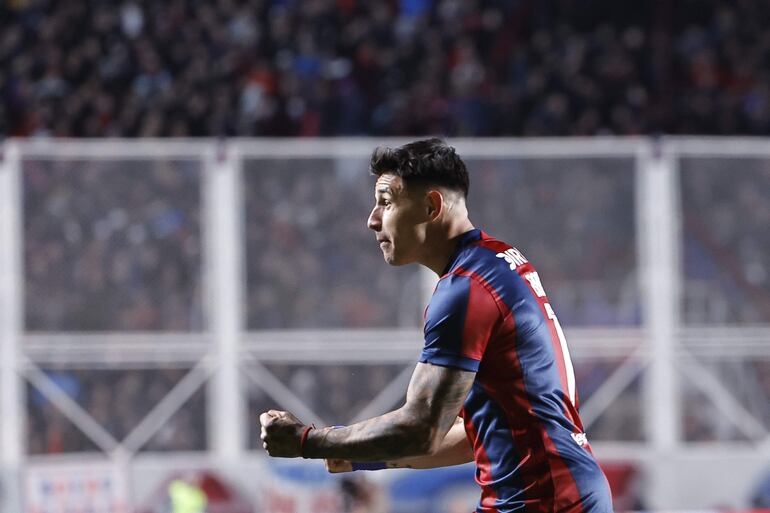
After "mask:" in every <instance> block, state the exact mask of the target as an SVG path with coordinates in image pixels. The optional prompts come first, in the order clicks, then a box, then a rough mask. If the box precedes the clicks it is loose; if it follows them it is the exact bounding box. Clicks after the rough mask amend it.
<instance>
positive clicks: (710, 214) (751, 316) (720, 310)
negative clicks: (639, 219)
mask: <svg viewBox="0 0 770 513" xmlns="http://www.w3.org/2000/svg"><path fill="white" fill-rule="evenodd" d="M768 198H770V161H769V160H768V159H763V158H723V159H719V158H711V159H706V158H691V159H683V160H682V209H683V213H684V230H683V234H684V262H685V265H684V269H683V270H684V273H685V283H684V304H683V315H684V320H685V321H686V322H687V323H688V324H703V323H714V324H762V323H770V259H769V258H768V255H770V230H768V226H770V202H769V201H768Z"/></svg>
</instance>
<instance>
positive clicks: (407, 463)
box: [326, 417, 473, 474]
mask: <svg viewBox="0 0 770 513" xmlns="http://www.w3.org/2000/svg"><path fill="white" fill-rule="evenodd" d="M471 461H473V449H472V448H471V445H470V442H468V437H467V436H466V434H465V423H464V421H463V419H462V418H461V417H457V419H456V420H455V423H454V424H453V425H452V427H451V428H450V429H449V432H448V433H447V434H446V436H445V437H444V439H443V440H442V441H441V445H440V446H439V448H438V449H437V450H436V451H435V452H433V454H424V455H421V456H414V457H411V458H401V459H398V460H393V461H387V462H385V467H386V468H413V469H428V468H438V467H451V466H452V465H462V464H463V463H468V462H471ZM326 469H327V470H328V471H329V472H331V473H333V474H335V473H339V472H351V471H352V470H353V463H352V462H351V461H349V460H340V459H329V460H326Z"/></svg>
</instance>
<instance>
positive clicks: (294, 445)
mask: <svg viewBox="0 0 770 513" xmlns="http://www.w3.org/2000/svg"><path fill="white" fill-rule="evenodd" d="M259 423H260V424H262V430H261V434H260V438H261V439H262V447H264V448H265V450H266V451H267V453H268V454H269V455H270V456H273V457H276V458H298V457H300V456H302V448H301V446H300V441H301V438H302V432H303V431H304V429H305V427H307V426H305V425H304V424H302V422H300V421H299V419H298V418H297V417H295V416H294V415H292V414H291V413H289V412H287V411H277V410H270V411H266V412H265V413H263V414H262V415H260V416H259Z"/></svg>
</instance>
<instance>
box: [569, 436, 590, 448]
mask: <svg viewBox="0 0 770 513" xmlns="http://www.w3.org/2000/svg"><path fill="white" fill-rule="evenodd" d="M571 436H572V439H573V440H574V441H575V443H576V444H578V445H579V446H580V447H585V446H586V445H588V435H586V434H585V433H571Z"/></svg>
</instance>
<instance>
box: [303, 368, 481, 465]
mask: <svg viewBox="0 0 770 513" xmlns="http://www.w3.org/2000/svg"><path fill="white" fill-rule="evenodd" d="M474 378H475V373H473V372H466V371H461V370H457V369H450V368H445V367H439V366H435V365H430V364H418V365H417V368H416V369H415V372H414V374H413V375H412V381H411V382H410V384H409V388H408V390H407V400H406V404H405V405H404V406H402V407H401V408H399V409H398V410H395V411H392V412H389V413H386V414H385V415H382V416H380V417H376V418H373V419H369V420H366V421H363V422H359V423H357V424H353V425H351V426H348V427H345V428H338V429H332V428H325V429H322V430H314V431H312V432H311V433H310V436H309V437H308V440H307V442H306V443H305V455H306V456H307V457H310V458H340V459H348V460H355V461H385V460H394V459H399V458H404V457H409V456H417V455H422V454H427V453H429V452H430V451H431V450H432V449H433V448H434V444H435V443H436V442H437V441H439V440H440V439H441V438H442V437H443V436H444V435H445V434H446V433H447V431H449V428H451V427H452V424H453V423H454V422H455V419H456V418H457V414H458V413H459V411H460V409H461V408H462V405H463V402H464V401H465V398H466V396H467V395H468V391H469V390H470V387H471V385H472V384H473V380H474Z"/></svg>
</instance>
